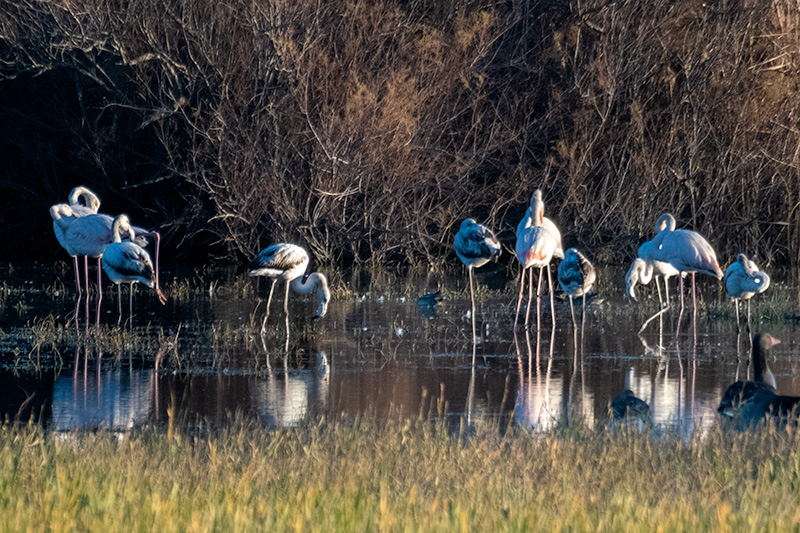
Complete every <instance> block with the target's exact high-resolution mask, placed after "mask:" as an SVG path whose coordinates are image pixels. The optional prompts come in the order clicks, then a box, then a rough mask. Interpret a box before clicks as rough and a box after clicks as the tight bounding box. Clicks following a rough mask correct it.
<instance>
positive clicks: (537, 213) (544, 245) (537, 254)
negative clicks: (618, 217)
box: [514, 189, 563, 329]
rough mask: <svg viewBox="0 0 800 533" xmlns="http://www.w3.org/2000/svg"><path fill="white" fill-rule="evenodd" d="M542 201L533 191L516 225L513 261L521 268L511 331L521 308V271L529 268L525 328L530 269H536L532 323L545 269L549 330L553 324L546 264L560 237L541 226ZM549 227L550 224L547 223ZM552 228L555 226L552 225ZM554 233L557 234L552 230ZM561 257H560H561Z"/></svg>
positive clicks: (551, 257)
mask: <svg viewBox="0 0 800 533" xmlns="http://www.w3.org/2000/svg"><path fill="white" fill-rule="evenodd" d="M545 220H547V219H546V218H545V217H544V201H543V200H542V191H540V190H538V189H537V190H536V192H534V193H533V199H532V201H531V206H530V207H529V208H528V210H527V212H526V213H525V217H523V219H522V220H521V221H520V223H519V224H518V225H517V244H516V248H515V251H516V255H517V260H518V261H519V262H520V264H521V265H522V274H521V275H520V280H519V298H518V299H517V313H516V316H515V318H514V329H516V327H517V323H518V321H519V309H520V306H521V305H522V290H523V286H524V284H525V271H527V270H529V269H530V280H529V285H528V308H527V310H526V313H525V325H526V326H527V325H528V319H529V315H530V308H531V299H532V296H533V270H532V269H533V268H534V267H538V268H539V284H538V287H537V289H536V322H537V327H538V326H539V323H540V320H539V300H540V297H541V287H542V270H543V269H545V268H547V284H548V287H549V290H550V312H551V316H552V320H553V327H555V325H556V315H555V304H554V301H553V281H552V278H551V277H550V261H551V260H552V259H553V257H554V255H555V252H556V250H557V249H559V248H560V247H561V234H560V233H554V232H553V231H552V230H551V229H548V226H549V224H548V225H545ZM550 224H552V222H550ZM552 227H555V224H552ZM556 231H558V230H557V229H556ZM562 257H563V254H562Z"/></svg>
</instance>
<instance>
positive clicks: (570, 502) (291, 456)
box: [0, 420, 800, 531]
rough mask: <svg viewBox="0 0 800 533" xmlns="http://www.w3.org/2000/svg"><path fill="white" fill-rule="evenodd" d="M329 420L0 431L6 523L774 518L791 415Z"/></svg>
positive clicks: (742, 522)
mask: <svg viewBox="0 0 800 533" xmlns="http://www.w3.org/2000/svg"><path fill="white" fill-rule="evenodd" d="M501 433H502V432H501V431H498V427H497V425H496V424H494V423H481V424H479V425H478V426H477V427H476V428H474V432H472V433H471V434H470V435H469V436H465V435H457V434H454V433H453V432H451V431H449V430H448V427H447V425H446V424H445V423H443V422H441V421H428V420H425V421H407V420H406V421H394V422H376V421H374V420H361V421H357V422H353V421H336V422H330V421H322V422H319V423H317V424H316V425H313V426H311V425H310V426H305V427H302V428H295V429H278V430H267V429H263V428H261V427H257V426H254V425H251V424H249V423H245V422H236V423H234V424H233V425H232V427H231V428H228V429H223V430H221V431H217V432H210V433H203V432H196V431H187V430H184V431H175V432H173V433H172V434H171V435H166V434H164V433H163V432H159V431H156V430H154V429H143V430H138V431H135V432H133V433H130V434H118V433H111V432H102V431H101V432H96V433H94V432H93V433H68V434H58V433H55V434H54V433H50V432H47V431H45V430H42V429H41V428H38V427H33V426H31V427H23V428H14V427H12V426H6V427H4V428H3V429H2V431H0V529H2V530H4V531H24V530H55V531H70V530H80V531H86V530H91V531H120V530H124V531H213V530H218V531H255V530H267V531H286V530H294V531H368V530H369V531H376V530H380V531H527V530H533V531H543V530H547V531H561V530H571V531H596V530H600V531H656V530H663V531H674V530H683V531H699V530H714V531H728V530H749V531H764V530H782V529H790V528H792V527H794V526H796V524H797V523H798V522H799V521H800V508H798V507H797V506H796V505H795V503H796V501H797V498H798V496H800V489H799V488H798V487H799V486H800V484H798V479H800V454H799V453H798V444H800V439H798V433H797V432H796V431H795V430H793V429H792V430H776V429H774V428H773V429H766V430H764V431H762V432H759V433H728V432H723V431H721V430H712V431H711V433H710V434H709V435H707V436H706V437H705V438H702V439H701V438H693V439H690V440H689V441H688V442H687V441H684V440H682V439H680V438H677V437H673V436H670V435H666V436H663V435H662V436H654V435H651V434H647V433H644V434H641V433H638V432H624V431H623V432H618V433H611V432H595V431H593V430H588V429H582V428H581V429H563V428H562V429H558V430H555V431H554V432H552V433H549V434H547V435H544V436H541V437H539V436H535V437H532V436H531V435H529V434H526V433H523V432H520V431H516V430H512V431H510V432H508V433H506V434H505V435H502V434H501Z"/></svg>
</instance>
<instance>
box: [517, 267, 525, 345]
mask: <svg viewBox="0 0 800 533" xmlns="http://www.w3.org/2000/svg"><path fill="white" fill-rule="evenodd" d="M524 285H525V267H524V266H523V267H522V273H521V274H520V276H519V298H517V314H516V315H515V316H514V331H516V330H517V323H518V322H519V309H520V307H522V288H523V286H524Z"/></svg>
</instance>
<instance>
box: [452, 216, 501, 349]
mask: <svg viewBox="0 0 800 533" xmlns="http://www.w3.org/2000/svg"><path fill="white" fill-rule="evenodd" d="M453 248H455V250H456V255H457V256H458V258H459V259H461V262H462V263H464V264H465V265H466V266H467V270H468V272H469V295H470V298H471V299H472V340H473V342H477V336H476V334H475V290H474V289H473V286H472V269H473V268H480V267H482V266H483V265H485V264H486V263H488V262H489V261H497V258H498V257H499V256H500V252H501V249H500V243H499V242H498V241H497V237H495V235H494V232H492V230H490V229H489V228H487V227H486V226H484V225H483V224H478V222H477V221H476V220H475V219H474V218H468V219H466V220H464V222H462V223H461V228H460V229H459V230H458V233H456V236H455V240H454V241H453Z"/></svg>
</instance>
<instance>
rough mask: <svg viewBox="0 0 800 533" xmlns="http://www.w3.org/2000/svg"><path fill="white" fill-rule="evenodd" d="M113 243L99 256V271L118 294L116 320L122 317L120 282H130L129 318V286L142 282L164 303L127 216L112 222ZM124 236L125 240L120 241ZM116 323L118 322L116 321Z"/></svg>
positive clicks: (143, 250)
mask: <svg viewBox="0 0 800 533" xmlns="http://www.w3.org/2000/svg"><path fill="white" fill-rule="evenodd" d="M112 232H113V234H114V242H112V243H111V244H109V245H108V246H107V247H106V249H105V251H104V252H103V255H102V264H103V270H105V271H106V275H107V276H108V277H109V279H110V280H111V281H112V282H114V283H116V285H117V293H118V295H119V299H118V302H119V317H120V319H121V318H122V289H121V284H122V283H130V284H131V291H130V311H129V312H130V313H131V318H133V315H132V312H133V284H134V283H142V284H143V285H146V286H147V287H150V288H151V289H152V288H155V290H156V293H157V294H158V300H159V301H160V302H161V304H162V305H163V304H165V303H166V301H167V299H166V297H165V296H164V294H163V293H162V292H161V289H160V288H159V287H158V286H157V285H156V274H155V270H154V269H153V262H152V261H151V260H150V254H148V253H147V251H146V250H145V249H144V248H142V247H141V246H139V245H138V244H136V243H135V242H134V241H135V237H136V235H135V234H134V231H133V228H132V227H131V223H130V220H129V219H128V216H127V215H119V216H117V217H116V218H115V219H114V224H113V226H112ZM123 235H125V236H126V237H127V238H128V239H129V240H127V241H123V240H122V236H123ZM118 322H119V320H118Z"/></svg>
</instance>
